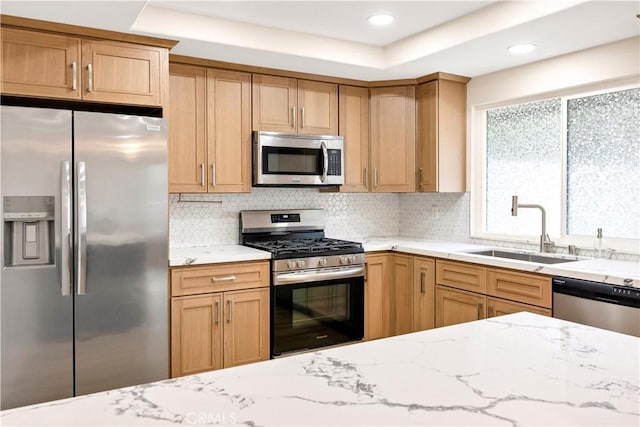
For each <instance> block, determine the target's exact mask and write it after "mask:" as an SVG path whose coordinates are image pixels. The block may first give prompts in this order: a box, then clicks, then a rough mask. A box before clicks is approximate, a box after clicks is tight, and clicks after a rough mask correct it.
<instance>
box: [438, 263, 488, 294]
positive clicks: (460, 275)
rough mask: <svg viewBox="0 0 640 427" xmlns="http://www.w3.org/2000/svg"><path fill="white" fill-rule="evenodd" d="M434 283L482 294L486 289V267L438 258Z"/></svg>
mask: <svg viewBox="0 0 640 427" xmlns="http://www.w3.org/2000/svg"><path fill="white" fill-rule="evenodd" d="M436 283H437V284H439V285H446V286H450V287H453V288H458V289H464V290H467V291H472V292H478V293H482V294H484V293H486V290H487V269H486V268H485V267H480V266H477V265H473V264H467V263H463V262H455V261H441V260H438V262H437V263H436Z"/></svg>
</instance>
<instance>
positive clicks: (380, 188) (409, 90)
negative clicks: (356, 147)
mask: <svg viewBox="0 0 640 427" xmlns="http://www.w3.org/2000/svg"><path fill="white" fill-rule="evenodd" d="M415 123H416V99H415V87H414V86H398V87H383V88H373V89H371V169H372V171H371V172H370V174H371V184H372V188H371V191H374V192H397V193H401V192H412V191H415V175H414V171H415V128H416V127H415Z"/></svg>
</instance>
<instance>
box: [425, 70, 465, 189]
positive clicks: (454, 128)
mask: <svg viewBox="0 0 640 427" xmlns="http://www.w3.org/2000/svg"><path fill="white" fill-rule="evenodd" d="M450 78H451V79H452V80H449V79H447V78H440V79H438V80H435V81H431V82H428V83H425V84H421V85H419V86H418V137H417V145H416V170H417V186H416V191H425V192H426V191H431V192H435V191H438V192H464V191H466V156H467V148H466V147H467V144H466V132H467V128H466V127H467V120H466V117H467V111H466V109H467V85H466V83H467V81H468V80H469V79H468V78H466V77H459V76H450Z"/></svg>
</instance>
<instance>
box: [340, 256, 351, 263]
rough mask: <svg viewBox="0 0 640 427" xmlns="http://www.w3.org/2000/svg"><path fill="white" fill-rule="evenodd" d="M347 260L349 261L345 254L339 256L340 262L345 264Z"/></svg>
mask: <svg viewBox="0 0 640 427" xmlns="http://www.w3.org/2000/svg"><path fill="white" fill-rule="evenodd" d="M348 262H349V259H348V258H347V257H346V256H341V257H340V264H347V263H348Z"/></svg>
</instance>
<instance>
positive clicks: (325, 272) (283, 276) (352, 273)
mask: <svg viewBox="0 0 640 427" xmlns="http://www.w3.org/2000/svg"><path fill="white" fill-rule="evenodd" d="M351 277H364V265H359V266H357V267H340V268H335V269H315V270H306V271H298V272H293V273H274V274H273V285H274V286H280V285H290V284H292V283H308V282H319V281H322V280H336V279H348V278H351Z"/></svg>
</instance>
